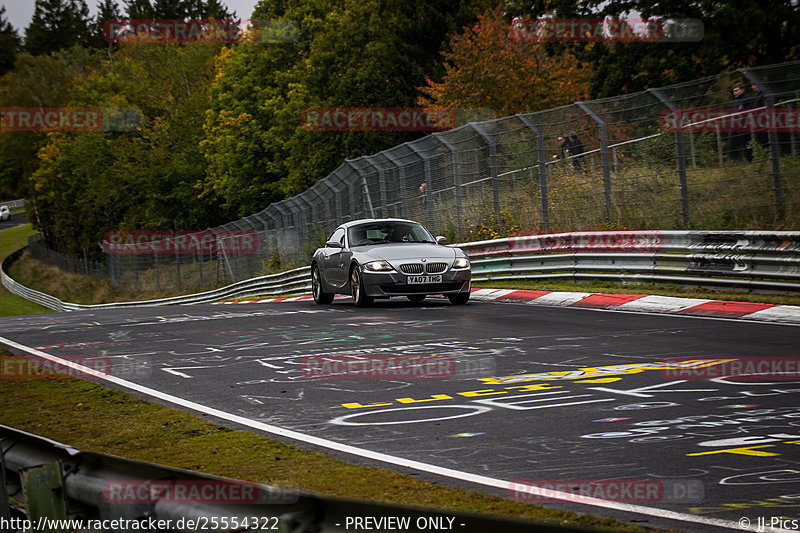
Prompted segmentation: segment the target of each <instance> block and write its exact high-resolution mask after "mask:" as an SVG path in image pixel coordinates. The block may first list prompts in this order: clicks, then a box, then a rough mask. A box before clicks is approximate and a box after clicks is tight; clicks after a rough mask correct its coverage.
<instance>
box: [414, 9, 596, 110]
mask: <svg viewBox="0 0 800 533" xmlns="http://www.w3.org/2000/svg"><path fill="white" fill-rule="evenodd" d="M443 55H444V59H445V75H444V78H443V80H442V81H441V82H436V81H433V80H431V79H428V85H427V87H423V88H422V89H421V90H422V92H423V93H424V95H425V96H423V97H421V98H420V99H419V103H420V104H421V105H438V106H446V107H455V108H490V109H492V110H494V111H495V114H496V115H497V116H506V115H513V114H516V113H527V112H532V111H538V110H541V109H547V108H551V107H557V106H560V105H564V104H570V103H572V102H574V101H576V100H581V99H583V98H585V97H586V96H587V94H588V92H589V79H590V76H591V71H590V70H589V69H588V68H587V67H581V66H580V64H579V62H578V59H576V58H575V56H573V55H572V54H570V53H569V52H566V51H564V52H560V53H555V54H550V53H548V52H547V51H546V50H545V48H544V46H542V43H539V42H537V41H536V40H533V39H526V38H521V37H519V36H518V34H517V33H516V32H514V31H513V30H512V26H511V24H510V22H509V21H508V20H506V18H505V16H504V13H503V12H502V10H501V9H500V8H499V7H498V8H496V9H494V10H490V11H487V12H486V13H484V14H483V15H481V16H480V17H479V20H478V22H477V23H476V24H475V25H473V26H471V27H468V28H466V29H465V31H464V32H463V33H460V34H457V35H454V36H453V37H452V38H451V39H450V50H449V51H446V52H444V53H443Z"/></svg>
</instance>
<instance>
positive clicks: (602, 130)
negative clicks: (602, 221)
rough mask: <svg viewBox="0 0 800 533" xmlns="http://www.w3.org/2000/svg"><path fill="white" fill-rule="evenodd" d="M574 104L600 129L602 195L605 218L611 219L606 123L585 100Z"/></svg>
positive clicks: (609, 167)
mask: <svg viewBox="0 0 800 533" xmlns="http://www.w3.org/2000/svg"><path fill="white" fill-rule="evenodd" d="M575 105H577V106H578V107H579V108H580V109H581V110H582V111H583V112H584V113H586V114H587V115H589V116H590V117H591V118H592V119H593V120H594V121H595V122H597V125H598V127H599V130H600V163H601V165H602V167H603V196H604V199H605V208H606V220H611V166H610V163H609V160H608V130H607V127H606V123H605V121H604V120H603V119H602V118H600V115H598V114H597V113H595V112H594V110H593V109H592V108H591V107H589V104H587V103H586V102H575Z"/></svg>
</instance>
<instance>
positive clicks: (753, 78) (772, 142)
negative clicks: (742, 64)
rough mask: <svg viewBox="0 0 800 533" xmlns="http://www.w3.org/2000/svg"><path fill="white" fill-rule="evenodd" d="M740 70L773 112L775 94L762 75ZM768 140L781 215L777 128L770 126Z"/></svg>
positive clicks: (777, 205) (773, 180)
mask: <svg viewBox="0 0 800 533" xmlns="http://www.w3.org/2000/svg"><path fill="white" fill-rule="evenodd" d="M739 72H741V73H742V74H744V75H745V77H746V78H747V79H748V80H750V82H751V83H753V84H754V85H755V86H756V87H758V89H759V90H760V91H761V93H762V94H763V95H764V104H765V106H766V108H767V112H768V113H771V112H772V111H773V110H774V109H775V95H774V94H772V91H770V90H769V87H768V86H767V84H766V83H764V80H762V79H761V76H759V75H757V74H756V73H755V72H752V71H751V70H748V69H746V68H740V69H739ZM767 142H768V144H769V160H770V164H771V167H772V172H771V174H772V195H773V197H774V202H775V211H777V213H778V214H779V215H780V214H782V213H783V188H782V186H781V161H780V153H779V149H780V146H779V145H778V133H777V132H776V131H775V128H769V130H768V131H767Z"/></svg>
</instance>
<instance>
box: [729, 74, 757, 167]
mask: <svg viewBox="0 0 800 533" xmlns="http://www.w3.org/2000/svg"><path fill="white" fill-rule="evenodd" d="M733 96H734V99H733V110H732V112H733V113H741V112H742V111H745V110H747V109H752V108H753V97H752V96H750V95H749V94H747V92H745V88H744V84H742V83H737V84H736V85H735V86H734V87H733ZM742 122H744V121H742ZM734 129H735V128H731V131H729V132H728V153H729V154H730V157H731V159H732V160H734V161H738V160H739V159H741V158H742V155H744V157H745V159H747V162H748V163H749V162H750V161H752V160H753V149H752V148H750V147H748V146H747V144H748V143H749V142H750V132H749V131H734Z"/></svg>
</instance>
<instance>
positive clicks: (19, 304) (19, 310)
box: [0, 224, 50, 316]
mask: <svg viewBox="0 0 800 533" xmlns="http://www.w3.org/2000/svg"><path fill="white" fill-rule="evenodd" d="M35 233H36V232H35V231H34V230H33V228H32V227H31V225H30V224H25V225H23V226H17V227H15V228H9V229H6V230H3V231H0V260H2V259H4V258H6V257H8V256H9V255H11V254H13V253H14V252H16V251H17V250H19V249H20V248H23V247H25V246H26V245H27V244H28V237H30V236H31V235H33V234H35ZM12 277H13V276H12ZM49 311H50V310H49V309H47V308H46V307H42V306H41V305H38V304H35V303H33V302H29V301H28V300H26V299H24V298H20V297H19V296H17V295H15V294H11V293H10V292H8V291H7V290H6V288H5V287H3V286H2V285H0V316H13V315H30V314H35V313H47V312H49Z"/></svg>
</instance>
